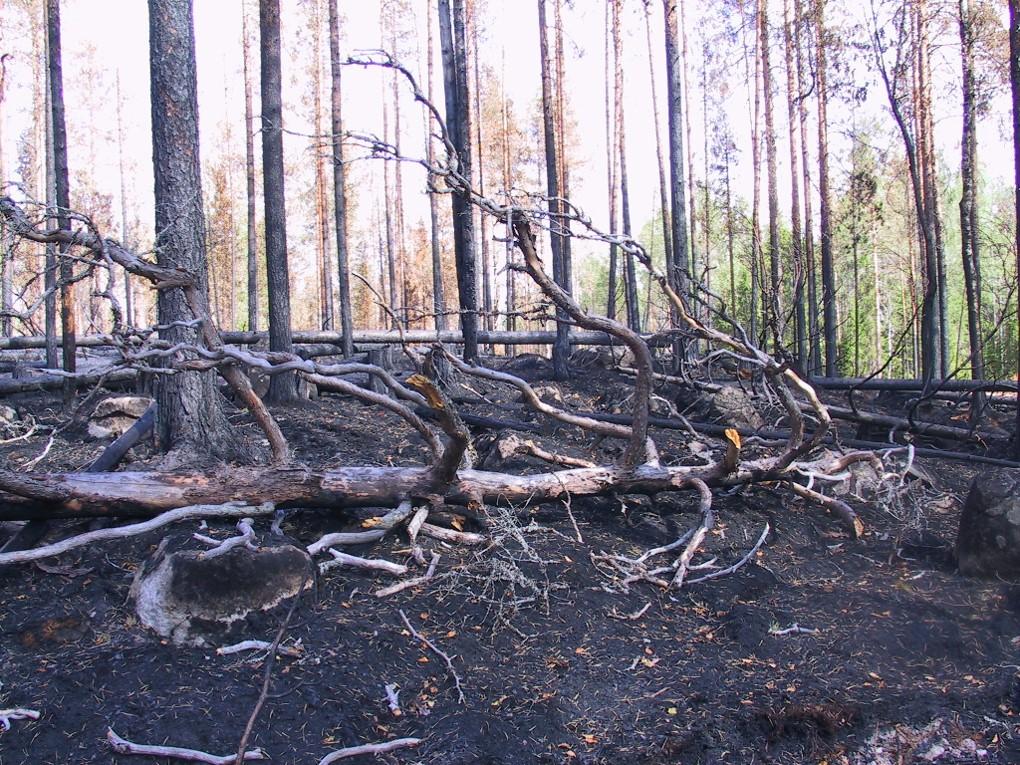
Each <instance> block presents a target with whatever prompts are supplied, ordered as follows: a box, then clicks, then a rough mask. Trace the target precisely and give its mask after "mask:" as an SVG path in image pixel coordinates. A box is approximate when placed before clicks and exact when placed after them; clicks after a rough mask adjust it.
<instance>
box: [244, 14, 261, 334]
mask: <svg viewBox="0 0 1020 765" xmlns="http://www.w3.org/2000/svg"><path fill="white" fill-rule="evenodd" d="M241 38H242V39H241V42H242V47H241V50H242V56H243V66H244V176H245V201H246V213H247V227H246V232H245V240H246V243H247V252H248V330H249V331H250V332H258V329H259V266H258V243H257V240H256V237H257V235H258V230H257V229H256V223H255V115H254V113H253V109H252V94H251V49H250V45H251V43H250V38H249V36H248V12H247V10H245V9H243V8H242V16H241Z"/></svg>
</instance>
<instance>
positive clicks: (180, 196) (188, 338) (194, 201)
mask: <svg viewBox="0 0 1020 765" xmlns="http://www.w3.org/2000/svg"><path fill="white" fill-rule="evenodd" d="M149 46H150V63H151V75H152V88H151V94H152V146H153V152H152V157H153V169H154V174H155V179H156V231H157V232H159V233H158V235H157V238H156V254H157V260H158V262H159V264H160V266H163V267H165V268H168V269H183V270H185V271H187V272H188V273H189V274H191V275H192V276H191V278H192V282H193V284H192V290H193V291H194V293H195V296H194V299H196V300H201V301H205V300H207V297H206V293H207V286H206V279H207V277H206V274H207V268H206V252H205V216H204V214H203V210H202V191H201V189H202V171H201V168H200V166H199V154H198V89H197V79H196V72H195V36H194V27H193V24H192V13H191V0H149ZM171 115H172V116H171ZM158 309H159V311H158V312H159V323H160V324H161V325H162V326H163V327H164V329H163V330H162V331H161V333H160V335H161V337H162V339H163V340H164V341H165V342H167V343H171V344H173V343H191V342H194V340H193V338H194V334H195V332H194V329H192V328H191V327H189V326H188V322H189V320H190V319H191V318H192V315H191V310H190V307H189V305H188V296H187V295H186V294H185V293H184V292H183V291H182V290H161V291H160V293H159V301H158ZM72 350H73V349H72ZM65 352H66V349H65ZM156 397H157V400H158V401H159V414H158V416H157V420H158V422H157V432H158V433H159V440H160V441H161V443H162V445H163V447H164V449H165V450H167V451H169V450H170V449H181V450H186V451H187V452H190V453H193V454H200V455H207V456H213V457H218V458H227V459H229V458H233V457H235V456H236V442H235V439H234V438H233V437H232V435H231V428H230V424H229V423H228V422H227V418H226V416H225V415H224V413H223V409H222V407H221V404H220V396H219V393H218V392H217V391H216V388H215V386H214V385H213V375H211V374H209V373H200V372H189V373H186V374H174V375H161V376H159V385H158V388H157V396H156Z"/></svg>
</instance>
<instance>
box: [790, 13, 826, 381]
mask: <svg viewBox="0 0 1020 765" xmlns="http://www.w3.org/2000/svg"><path fill="white" fill-rule="evenodd" d="M793 13H794V17H795V19H794V27H793V44H794V47H795V48H796V51H797V93H798V101H799V106H798V110H797V111H798V122H799V127H800V151H801V170H802V171H803V173H804V175H803V177H804V252H803V254H804V269H805V278H806V279H807V306H806V312H807V328H806V331H807V362H806V366H805V369H806V370H807V372H808V374H816V373H817V372H820V371H821V368H822V361H821V354H820V353H819V342H818V287H817V279H816V276H815V270H816V269H815V234H814V218H813V216H812V206H811V188H812V186H811V150H810V148H809V142H808V118H807V86H806V83H807V77H806V76H805V71H806V70H807V68H808V65H807V63H806V61H805V52H804V47H805V46H804V45H802V43H801V40H802V37H801V28H802V26H803V25H804V11H803V6H802V0H794V2H793ZM804 36H805V37H807V35H806V34H805V35H804ZM807 58H810V56H808V57H807Z"/></svg>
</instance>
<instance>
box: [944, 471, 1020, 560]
mask: <svg viewBox="0 0 1020 765" xmlns="http://www.w3.org/2000/svg"><path fill="white" fill-rule="evenodd" d="M956 559H957V562H958V564H959V566H960V572H961V573H963V574H967V575H970V576H987V577H1003V578H1012V577H1020V471H1016V470H1001V471H996V472H991V473H986V474H984V475H981V476H978V477H977V478H975V479H974V481H973V483H972V484H971V486H970V493H969V494H968V495H967V501H966V503H965V504H964V506H963V513H962V514H961V515H960V530H959V533H958V534H957V536H956Z"/></svg>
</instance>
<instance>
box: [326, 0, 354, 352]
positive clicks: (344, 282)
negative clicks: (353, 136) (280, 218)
mask: <svg viewBox="0 0 1020 765" xmlns="http://www.w3.org/2000/svg"><path fill="white" fill-rule="evenodd" d="M326 2H327V3H328V4H329V67H330V88H329V102H330V127H331V130H332V133H333V136H332V149H333V228H334V229H335V233H336V261H337V291H338V292H339V295H338V299H339V302H340V331H341V332H342V333H343V341H342V347H343V353H344V356H353V355H354V340H353V334H352V333H353V332H354V319H353V317H352V313H351V271H350V266H349V265H348V258H347V188H346V185H347V181H346V171H345V168H344V145H343V138H342V136H343V106H342V104H343V102H342V98H341V96H342V93H343V91H342V90H341V87H340V72H341V67H340V19H339V13H338V12H337V7H336V4H337V0H326Z"/></svg>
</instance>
